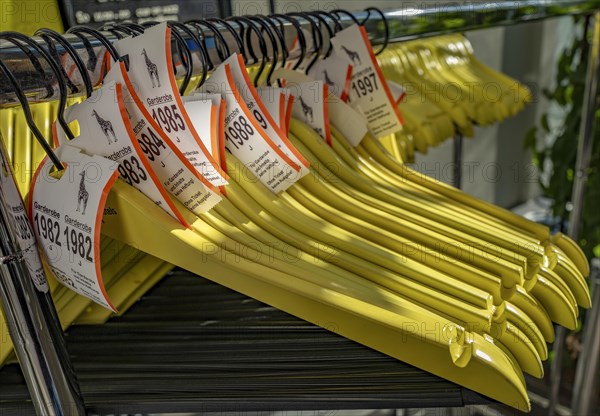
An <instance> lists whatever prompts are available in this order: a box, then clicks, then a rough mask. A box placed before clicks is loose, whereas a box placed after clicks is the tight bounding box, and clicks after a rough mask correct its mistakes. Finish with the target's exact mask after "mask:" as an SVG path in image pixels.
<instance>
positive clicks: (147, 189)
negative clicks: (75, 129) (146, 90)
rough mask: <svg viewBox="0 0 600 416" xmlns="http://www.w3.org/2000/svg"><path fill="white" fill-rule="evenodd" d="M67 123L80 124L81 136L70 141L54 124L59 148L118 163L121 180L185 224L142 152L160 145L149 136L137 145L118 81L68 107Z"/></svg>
mask: <svg viewBox="0 0 600 416" xmlns="http://www.w3.org/2000/svg"><path fill="white" fill-rule="evenodd" d="M115 103H116V105H115ZM65 120H66V121H67V122H68V123H71V122H73V121H75V120H77V122H78V123H79V131H80V134H79V136H78V137H75V138H74V139H73V140H71V141H68V139H67V137H66V134H65V132H64V131H63V130H62V128H61V127H60V125H59V124H58V123H55V129H54V132H55V138H56V141H57V142H58V145H62V144H65V143H67V142H68V143H69V145H70V146H73V147H77V148H78V149H82V150H84V151H85V152H86V153H87V154H90V155H99V156H104V157H106V158H108V159H110V160H114V161H115V162H118V163H119V174H120V177H121V179H123V180H124V181H125V182H127V183H128V184H130V185H131V186H133V187H134V188H136V189H138V190H139V191H141V192H142V193H143V194H144V195H146V196H147V197H148V198H150V199H152V201H154V203H155V204H156V205H158V206H159V207H161V208H162V209H164V210H165V211H166V212H168V213H169V214H170V215H171V216H172V217H174V218H176V219H177V220H178V221H180V222H181V223H182V224H185V220H184V219H183V216H182V215H181V213H179V212H178V210H177V208H176V207H175V204H173V201H171V197H170V196H169V195H168V193H167V191H166V190H165V189H164V187H163V186H162V184H161V183H160V180H159V179H158V178H157V176H156V174H155V172H154V170H153V169H152V166H151V165H150V163H149V161H148V160H147V158H146V156H145V155H144V151H143V150H142V146H143V148H144V149H146V152H148V151H149V147H150V146H157V143H158V142H153V141H152V140H151V138H150V136H148V135H145V136H144V140H145V141H142V142H138V140H137V139H136V137H135V134H134V133H133V127H132V126H131V123H130V121H129V116H128V113H127V110H126V109H125V103H124V102H123V86H122V85H121V84H117V83H116V82H115V81H111V82H108V83H105V84H104V86H103V87H102V88H100V89H98V90H96V91H95V92H94V93H93V94H92V96H91V97H90V98H88V99H87V100H85V101H83V102H81V103H79V104H73V105H71V106H69V107H68V108H67V109H66V110H65ZM162 147H164V144H163V146H162Z"/></svg>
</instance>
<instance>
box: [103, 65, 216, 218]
mask: <svg viewBox="0 0 600 416" xmlns="http://www.w3.org/2000/svg"><path fill="white" fill-rule="evenodd" d="M111 81H115V82H117V83H118V84H120V85H122V86H123V102H124V103H125V109H126V110H127V113H128V115H129V121H130V123H131V125H132V126H133V134H134V135H135V137H136V139H137V140H138V143H140V146H141V148H142V152H143V153H144V156H146V159H147V160H148V162H149V164H150V166H151V167H152V170H153V171H154V172H155V173H156V177H157V178H158V179H159V180H160V182H161V184H162V186H164V187H165V189H166V190H167V192H169V194H171V195H172V196H173V197H175V198H176V199H177V200H179V201H180V202H181V203H182V204H183V205H184V206H185V207H186V208H187V209H189V210H190V211H192V212H193V213H195V214H201V213H203V212H206V211H208V210H210V209H211V208H212V207H214V206H215V205H216V204H218V203H219V202H221V196H220V195H219V191H218V190H217V188H216V187H215V186H214V185H212V184H211V183H210V182H209V181H208V179H207V178H205V177H204V176H203V175H202V174H201V173H200V172H198V170H197V169H196V168H195V167H194V166H193V165H192V163H191V162H190V161H189V160H188V159H187V158H186V157H185V156H184V155H183V154H182V153H181V151H180V150H179V148H178V147H177V146H176V144H175V143H173V141H172V140H171V139H170V138H169V136H167V135H166V134H165V132H164V131H163V130H162V129H161V128H160V126H159V125H158V124H157V123H156V121H155V120H154V119H153V118H152V116H151V115H150V114H149V112H148V110H146V108H145V107H144V105H143V104H142V102H141V99H140V97H139V96H138V95H137V93H136V92H135V90H134V89H133V85H132V84H131V81H130V80H129V77H128V76H127V71H126V69H125V64H124V63H123V62H119V63H118V64H116V65H114V66H113V68H112V69H111V70H110V72H109V73H108V74H107V75H106V82H111ZM142 143H145V144H147V143H150V144H147V145H146V146H145V147H144V146H142V145H141V144H142ZM152 144H153V145H152Z"/></svg>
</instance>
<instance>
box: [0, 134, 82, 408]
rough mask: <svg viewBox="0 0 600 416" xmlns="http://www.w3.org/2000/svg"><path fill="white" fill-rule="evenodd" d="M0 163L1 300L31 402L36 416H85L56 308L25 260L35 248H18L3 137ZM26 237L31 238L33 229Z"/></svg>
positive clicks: (15, 200)
mask: <svg viewBox="0 0 600 416" xmlns="http://www.w3.org/2000/svg"><path fill="white" fill-rule="evenodd" d="M0 161H1V162H2V169H1V171H0V175H2V182H1V183H0V185H1V186H0V301H1V306H2V310H3V312H4V316H5V318H6V323H7V324H8V331H9V334H10V337H11V339H12V341H13V345H14V349H15V352H16V354H17V357H18V359H19V363H20V364H21V369H22V371H23V376H24V378H25V381H26V383H27V387H28V388H29V392H30V395H31V400H32V402H33V405H34V407H35V410H36V413H37V414H38V415H44V416H46V415H48V416H63V415H64V416H76V415H85V409H84V406H83V400H82V397H81V393H80V392H79V385H78V383H77V379H76V377H75V374H74V372H73V370H72V367H71V362H70V359H69V356H68V354H67V350H66V345H65V342H64V338H63V335H62V331H61V327H60V323H59V322H58V319H57V315H56V310H55V309H54V304H53V303H52V299H51V298H50V294H49V293H47V292H46V293H44V292H42V291H39V290H38V289H37V288H36V286H35V284H34V281H33V278H32V275H31V273H30V269H29V268H28V266H27V263H26V259H25V257H24V253H25V251H26V250H36V248H35V246H31V247H28V248H24V247H22V245H21V244H19V239H18V237H17V233H18V232H19V231H18V230H17V227H16V226H15V219H14V216H13V214H12V213H14V212H15V211H17V212H25V211H24V206H23V201H22V200H21V197H20V194H19V193H18V190H17V187H16V183H15V181H14V177H13V174H12V171H11V170H10V169H9V168H8V166H7V165H8V163H7V161H8V158H7V154H6V151H5V149H4V145H3V143H2V138H1V137H0ZM20 225H21V226H23V227H29V223H28V222H23V223H20ZM21 231H23V229H21ZM25 232H26V233H27V232H28V233H30V235H33V232H32V231H31V227H29V231H25ZM35 255H37V252H35Z"/></svg>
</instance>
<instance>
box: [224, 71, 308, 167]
mask: <svg viewBox="0 0 600 416" xmlns="http://www.w3.org/2000/svg"><path fill="white" fill-rule="evenodd" d="M242 72H244V71H242ZM225 75H226V77H227V82H228V83H229V85H230V87H231V89H232V92H233V94H234V96H235V98H236V100H237V101H238V102H239V103H243V105H240V108H241V109H242V111H243V112H244V114H245V115H246V118H247V119H248V120H250V123H252V125H253V126H254V129H255V130H256V131H257V132H258V133H259V134H260V135H261V137H262V138H263V139H264V140H265V142H266V143H267V144H268V145H269V147H270V148H271V149H272V150H273V151H274V152H275V153H277V155H278V156H279V157H280V158H282V159H283V160H284V161H285V163H287V164H288V165H290V166H291V167H292V168H293V169H294V170H295V171H299V170H300V166H299V165H298V164H297V163H296V162H294V161H293V160H292V159H290V158H289V157H288V156H287V155H286V154H285V153H283V151H282V150H281V149H280V148H279V147H278V146H277V145H276V144H275V143H274V142H273V140H271V138H270V137H269V136H268V135H267V133H266V132H265V131H264V130H263V128H262V127H260V125H259V124H258V122H257V121H256V118H255V117H254V114H251V113H250V110H249V109H248V106H247V105H246V104H245V103H244V102H243V101H242V99H241V98H242V97H241V95H240V92H239V91H238V89H237V87H236V85H235V82H234V81H233V75H232V74H231V69H230V68H229V65H227V66H225ZM267 114H268V113H267ZM265 116H267V115H265ZM272 121H273V119H271V122H272Z"/></svg>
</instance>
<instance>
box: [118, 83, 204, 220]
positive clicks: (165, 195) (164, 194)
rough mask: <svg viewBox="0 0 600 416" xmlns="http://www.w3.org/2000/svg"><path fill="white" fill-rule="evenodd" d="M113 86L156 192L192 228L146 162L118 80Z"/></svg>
mask: <svg viewBox="0 0 600 416" xmlns="http://www.w3.org/2000/svg"><path fill="white" fill-rule="evenodd" d="M115 86H116V94H117V102H118V104H119V111H120V112H121V117H122V118H123V121H124V124H125V128H126V129H127V134H128V135H129V138H130V139H131V143H132V144H133V147H134V148H135V151H136V152H137V154H138V155H142V157H140V161H141V163H142V165H144V167H145V168H146V171H147V172H148V174H149V175H150V177H151V178H152V181H153V182H154V183H155V184H156V187H157V188H158V192H160V194H161V196H162V197H163V198H164V199H165V201H166V203H167V205H168V206H169V208H171V210H172V211H173V213H174V214H175V216H176V217H177V220H179V222H180V223H181V225H183V226H184V227H187V228H190V229H191V228H192V227H191V225H190V224H189V223H188V222H187V221H186V220H185V218H184V217H183V215H182V214H181V212H179V210H178V209H177V208H176V207H175V204H174V203H173V200H172V199H171V195H169V193H168V192H167V190H166V189H165V188H164V186H163V184H162V183H161V181H160V179H158V177H157V176H156V173H155V172H154V169H152V166H151V165H150V162H148V159H147V158H146V156H144V155H143V153H144V152H143V151H142V148H141V146H140V144H139V142H138V140H137V138H136V137H135V133H134V132H133V128H132V127H131V123H130V122H129V117H128V115H127V110H126V109H125V102H124V101H123V86H122V85H121V84H120V83H118V82H117V83H116V84H115Z"/></svg>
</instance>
